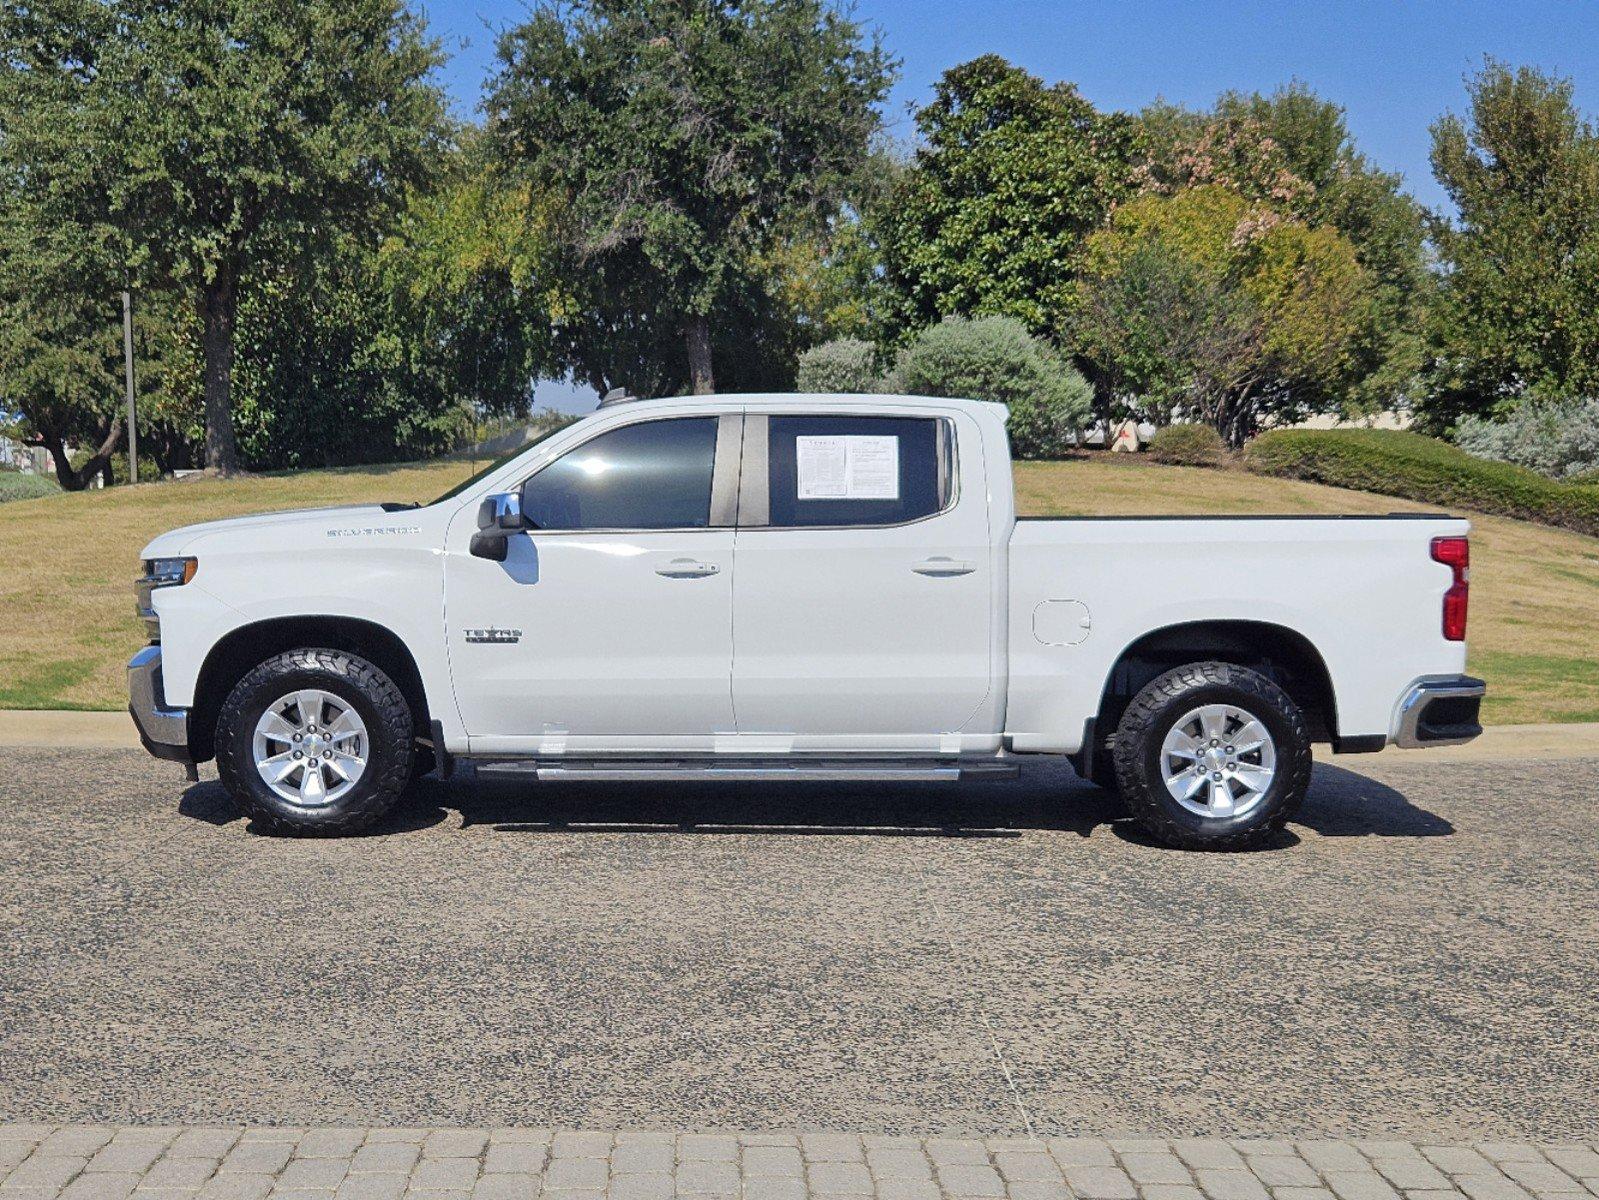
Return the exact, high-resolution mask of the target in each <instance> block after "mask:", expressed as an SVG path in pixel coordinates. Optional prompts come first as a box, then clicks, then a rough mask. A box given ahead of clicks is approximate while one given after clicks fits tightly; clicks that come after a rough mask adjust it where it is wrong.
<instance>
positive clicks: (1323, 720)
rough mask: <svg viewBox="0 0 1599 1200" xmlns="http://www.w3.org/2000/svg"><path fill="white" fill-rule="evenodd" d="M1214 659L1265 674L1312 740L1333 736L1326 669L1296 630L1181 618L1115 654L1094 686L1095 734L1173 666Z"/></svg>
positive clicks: (1108, 729) (1332, 699)
mask: <svg viewBox="0 0 1599 1200" xmlns="http://www.w3.org/2000/svg"><path fill="white" fill-rule="evenodd" d="M1202 661H1215V662H1226V663H1232V664H1233V665H1235V666H1240V667H1247V668H1249V669H1250V670H1252V671H1256V672H1258V673H1259V674H1261V675H1264V676H1265V677H1266V678H1267V679H1270V680H1271V681H1272V682H1273V683H1275V684H1277V686H1278V687H1280V688H1282V689H1283V691H1285V692H1287V693H1288V695H1289V697H1290V698H1291V699H1292V700H1293V701H1294V703H1295V704H1296V705H1298V706H1299V708H1300V710H1301V711H1302V712H1303V713H1304V715H1305V723H1306V725H1307V726H1308V727H1309V729H1310V733H1311V738H1312V740H1315V741H1333V742H1336V741H1337V739H1338V702H1337V696H1336V693H1335V692H1334V690H1333V684H1332V673H1331V672H1330V671H1328V669H1327V663H1326V660H1325V659H1323V658H1322V656H1321V652H1320V651H1318V650H1317V649H1316V647H1315V645H1314V644H1312V642H1311V641H1310V639H1309V638H1307V637H1306V636H1305V635H1304V634H1302V633H1300V632H1299V631H1298V630H1295V629H1290V628H1289V627H1288V626H1286V625H1278V624H1275V623H1273V622H1269V621H1240V620H1217V621H1185V622H1182V623H1180V624H1176V625H1167V626H1164V627H1163V628H1160V629H1156V630H1153V631H1151V632H1149V633H1146V634H1144V635H1143V636H1142V637H1140V638H1138V639H1137V640H1136V641H1134V642H1132V643H1131V644H1129V645H1128V646H1127V647H1126V649H1124V650H1123V651H1122V652H1121V654H1120V655H1119V656H1118V657H1117V659H1116V662H1115V663H1114V664H1113V665H1112V666H1111V669H1110V672H1109V673H1108V674H1107V676H1106V678H1105V684H1104V687H1103V688H1102V689H1101V691H1100V700H1099V709H1098V712H1097V714H1096V715H1095V717H1094V727H1095V731H1096V736H1097V737H1098V738H1100V739H1103V738H1105V737H1106V736H1108V735H1109V734H1110V733H1112V732H1114V731H1115V728H1116V723H1117V722H1118V721H1120V720H1121V715H1122V713H1123V711H1125V709H1126V708H1127V705H1128V702H1129V701H1131V700H1132V698H1133V697H1134V696H1136V695H1137V694H1138V693H1139V691H1140V690H1142V689H1143V687H1144V686H1145V685H1146V684H1148V683H1149V682H1150V680H1152V679H1154V678H1155V677H1156V676H1157V675H1160V674H1162V673H1164V672H1166V671H1169V670H1170V669H1171V668H1173V667H1179V666H1182V665H1183V664H1185V663H1191V662H1202Z"/></svg>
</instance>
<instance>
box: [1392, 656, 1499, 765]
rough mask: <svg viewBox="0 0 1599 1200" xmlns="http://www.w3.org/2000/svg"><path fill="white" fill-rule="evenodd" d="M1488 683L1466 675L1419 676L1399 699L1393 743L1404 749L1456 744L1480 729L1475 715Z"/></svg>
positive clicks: (1466, 740)
mask: <svg viewBox="0 0 1599 1200" xmlns="http://www.w3.org/2000/svg"><path fill="white" fill-rule="evenodd" d="M1487 690H1488V685H1487V684H1485V683H1484V682H1483V681H1482V680H1480V679H1473V678H1472V677H1471V676H1470V675H1455V676H1450V677H1447V678H1437V679H1423V680H1419V681H1418V682H1416V683H1415V684H1412V685H1411V688H1410V690H1409V691H1408V692H1406V693H1405V697H1404V699H1403V700H1401V701H1400V702H1399V724H1398V728H1397V730H1396V731H1395V733H1394V744H1395V745H1397V746H1400V747H1402V748H1403V749H1406V750H1417V749H1420V748H1422V747H1424V746H1459V745H1461V744H1462V743H1465V742H1469V741H1471V739H1472V738H1474V737H1476V736H1477V735H1478V734H1480V733H1481V732H1482V725H1481V724H1480V723H1479V721H1478V719H1477V715H1478V710H1479V709H1480V708H1481V706H1482V697H1483V694H1484V693H1485V692H1486V691H1487Z"/></svg>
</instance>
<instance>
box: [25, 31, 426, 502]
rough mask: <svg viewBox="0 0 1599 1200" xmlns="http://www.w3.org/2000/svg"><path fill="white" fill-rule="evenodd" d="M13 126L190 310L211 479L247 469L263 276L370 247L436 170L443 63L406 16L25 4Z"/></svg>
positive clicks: (82, 204) (73, 199) (37, 158)
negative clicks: (244, 363)
mask: <svg viewBox="0 0 1599 1200" xmlns="http://www.w3.org/2000/svg"><path fill="white" fill-rule="evenodd" d="M7 9H8V19H7V21H6V23H5V27H4V38H5V44H4V50H5V55H4V57H5V59H6V61H7V64H8V65H7V71H8V74H10V76H11V85H10V87H9V89H8V90H9V93H10V94H9V96H8V99H10V100H11V101H12V102H14V103H17V104H18V105H19V112H20V113H21V116H20V117H18V119H17V120H16V121H15V122H14V123H13V124H12V125H11V126H10V127H9V128H8V131H7V136H8V138H9V139H10V140H11V141H12V144H13V146H12V149H13V152H14V153H15V154H16V155H17V156H18V159H19V160H21V161H26V162H29V163H31V164H32V166H33V168H34V169H37V170H38V171H40V172H41V173H45V174H48V175H50V177H51V178H52V179H53V180H54V181H55V182H56V183H57V184H58V185H59V186H58V188H57V190H56V192H55V193H54V196H53V197H52V198H51V199H52V202H53V203H54V204H56V206H57V208H58V215H59V217H60V218H61V219H62V220H63V221H65V222H68V223H70V224H77V225H79V226H80V227H82V228H85V229H87V228H88V227H89V222H87V221H85V220H84V216H83V214H85V213H87V212H90V211H92V210H93V209H94V208H95V207H96V206H97V205H98V206H99V208H100V211H101V214H102V220H101V222H100V224H102V225H104V226H106V227H110V228H112V229H114V230H115V231H116V232H117V234H118V236H119V238H120V239H121V251H122V253H123V255H124V256H125V262H126V265H127V267H128V269H129V270H130V272H132V273H133V274H134V275H135V276H136V277H138V278H141V279H143V280H144V281H146V282H147V283H159V284H170V285H171V286H174V287H176V288H179V289H181V290H182V291H183V292H185V293H186V294H187V295H189V296H190V297H191V298H192V302H193V305H194V308H195V312H196V314H197V319H198V322H199V325H200V346H201V352H202V356H203V363H204V367H203V374H202V380H203V391H204V397H205V443H206V463H207V465H208V466H211V467H214V468H216V469H218V470H222V471H231V470H233V469H234V468H235V466H236V461H237V453H236V449H235V445H234V433H233V424H232V417H233V405H232V380H233V361H234V341H235V326H236V321H237V316H238V309H239V302H240V296H241V290H242V289H243V288H245V287H247V286H248V284H249V282H250V280H251V278H252V275H253V273H256V272H261V271H266V272H268V273H270V272H271V271H272V270H274V269H275V268H277V267H279V266H281V264H283V263H284V262H285V261H287V260H288V259H289V258H291V257H293V256H296V255H310V254H314V253H316V252H317V250H318V249H319V248H323V247H325V246H327V245H328V244H329V243H330V240H334V239H337V238H338V237H340V236H350V235H353V234H357V233H363V232H369V231H371V230H373V229H374V228H376V227H378V226H379V225H380V223H381V220H382V218H383V217H384V216H385V215H386V214H387V213H388V212H389V211H391V210H392V208H393V207H394V205H395V204H396V202H397V200H398V197H399V196H400V194H401V191H402V189H403V188H404V186H405V185H406V184H407V183H408V182H409V181H412V180H414V179H416V178H418V177H420V176H421V175H422V174H423V173H424V172H425V170H426V168H427V167H428V165H429V164H430V162H431V161H432V160H433V157H434V151H435V148H436V143H437V142H438V140H439V138H440V136H441V133H442V131H443V128H444V126H443V119H442V112H443V108H442V103H441V99H440V96H439V93H438V91H437V90H436V89H435V88H434V87H433V86H432V85H431V84H430V83H429V82H428V75H429V73H430V72H431V71H432V69H433V67H434V65H435V64H436V63H437V61H438V55H437V52H436V50H435V49H434V47H433V46H432V44H431V43H430V42H428V41H427V40H426V39H425V38H424V36H423V32H422V26H421V23H420V21H419V19H417V18H416V17H414V16H412V15H411V14H410V13H409V12H407V11H406V10H405V9H404V8H403V7H402V5H401V4H400V3H399V0H301V2H300V3H295V4H283V3H278V2H276V0H201V2H197V3H185V4H172V3H170V2H168V0H43V2H42V3H39V4H34V5H29V6H25V7H22V6H7Z"/></svg>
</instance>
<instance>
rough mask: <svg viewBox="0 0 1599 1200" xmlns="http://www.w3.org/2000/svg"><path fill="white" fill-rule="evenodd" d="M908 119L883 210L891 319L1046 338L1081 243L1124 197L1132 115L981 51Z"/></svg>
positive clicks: (1070, 283)
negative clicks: (912, 151) (999, 321)
mask: <svg viewBox="0 0 1599 1200" xmlns="http://www.w3.org/2000/svg"><path fill="white" fill-rule="evenodd" d="M916 127H917V130H918V132H919V133H920V134H921V140H922V144H921V146H920V147H919V148H918V150H917V151H916V155H915V159H914V162H913V164H912V168H911V169H910V170H909V171H907V172H906V173H905V175H904V178H903V179H902V180H901V181H900V185H899V187H898V188H897V189H896V191H895V194H894V197H893V200H892V203H891V204H890V205H888V207H887V211H886V213H885V215H884V219H883V229H882V242H883V260H884V274H885V282H886V285H887V287H888V289H889V291H890V293H891V295H892V303H893V310H892V312H891V314H890V319H891V322H892V325H893V327H894V329H895V330H896V331H898V332H900V333H904V332H906V331H910V330H914V329H917V328H920V327H922V326H924V325H927V324H929V323H930V322H934V321H937V320H938V319H939V318H941V317H944V316H948V315H957V314H958V315H965V316H976V315H1003V316H1010V317H1014V318H1016V319H1017V320H1019V321H1021V322H1022V323H1023V324H1024V325H1025V326H1026V327H1027V328H1028V329H1029V330H1030V331H1032V332H1033V333H1037V334H1058V333H1059V332H1060V331H1061V330H1062V329H1064V328H1065V327H1066V326H1067V325H1068V324H1069V322H1070V319H1071V315H1072V313H1073V312H1074V310H1075V307H1076V297H1075V292H1074V287H1075V282H1076V278H1077V273H1078V270H1079V268H1080V266H1081V263H1082V256H1083V243H1084V240H1085V239H1086V238H1087V237H1088V235H1089V234H1090V233H1091V232H1092V231H1093V230H1095V229H1097V228H1098V227H1099V226H1100V225H1101V224H1102V223H1103V222H1104V220H1105V217H1106V215H1107V214H1108V213H1109V212H1110V210H1111V208H1112V207H1113V206H1114V205H1115V204H1116V203H1117V202H1118V201H1119V200H1122V199H1124V198H1125V197H1126V196H1128V195H1129V194H1130V193H1131V190H1132V178H1131V164H1132V158H1133V149H1134V145H1135V137H1134V126H1133V122H1132V120H1131V119H1130V118H1127V117H1124V116H1121V115H1118V114H1104V113H1100V112H1097V111H1096V110H1095V109H1094V107H1093V105H1091V104H1089V102H1088V101H1087V100H1084V99H1083V98H1082V96H1080V95H1079V94H1078V92H1077V89H1076V88H1074V87H1073V86H1072V85H1071V84H1067V83H1060V84H1055V85H1053V86H1045V84H1044V83H1043V82H1042V81H1041V80H1039V79H1038V78H1037V77H1036V76H1033V75H1029V74H1028V73H1027V72H1026V71H1023V70H1022V69H1021V68H1019V67H1015V66H1012V65H1011V64H1010V63H1008V62H1006V61H1005V60H1004V59H1002V58H1000V57H999V56H997V55H993V54H987V55H984V56H982V57H981V58H976V59H973V60H972V61H971V62H969V63H965V64H963V65H961V66H958V67H954V68H952V69H951V70H949V71H946V72H945V73H944V75H943V77H942V78H941V79H940V80H939V81H938V83H937V84H936V85H935V86H934V98H933V101H932V103H930V104H928V105H927V106H926V107H924V108H922V109H921V110H920V111H919V112H918V113H917V114H916Z"/></svg>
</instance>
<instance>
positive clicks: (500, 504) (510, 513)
mask: <svg viewBox="0 0 1599 1200" xmlns="http://www.w3.org/2000/svg"><path fill="white" fill-rule="evenodd" d="M526 528H527V522H526V521H524V520H523V519H522V495H521V493H520V492H500V493H497V494H496V495H493V496H486V497H484V499H483V503H482V504H480V505H478V510H477V529H478V531H477V532H476V533H474V534H473V535H472V546H471V551H472V554H473V556H474V557H476V558H486V559H489V560H490V561H491V562H504V561H505V557H506V554H507V553H508V552H509V548H510V541H509V539H510V536H511V534H513V533H519V532H521V531H522V530H523V529H526Z"/></svg>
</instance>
